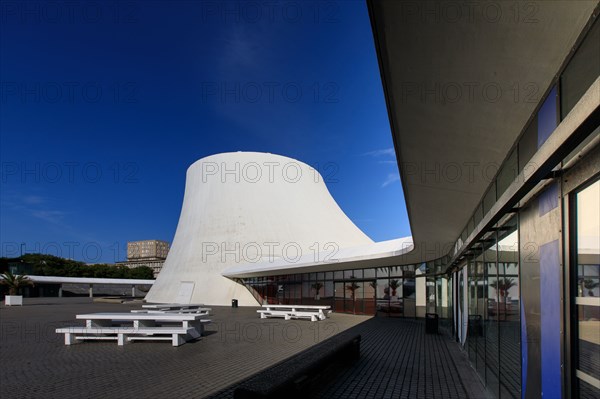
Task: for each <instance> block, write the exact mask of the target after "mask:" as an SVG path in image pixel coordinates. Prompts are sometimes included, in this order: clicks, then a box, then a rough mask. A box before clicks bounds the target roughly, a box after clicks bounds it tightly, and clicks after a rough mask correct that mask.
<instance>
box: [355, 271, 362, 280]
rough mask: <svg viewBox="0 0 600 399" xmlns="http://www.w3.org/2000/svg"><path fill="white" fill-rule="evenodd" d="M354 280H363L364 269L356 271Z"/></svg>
mask: <svg viewBox="0 0 600 399" xmlns="http://www.w3.org/2000/svg"><path fill="white" fill-rule="evenodd" d="M354 278H363V271H362V269H358V270H354Z"/></svg>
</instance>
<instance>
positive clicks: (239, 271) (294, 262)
mask: <svg viewBox="0 0 600 399" xmlns="http://www.w3.org/2000/svg"><path fill="white" fill-rule="evenodd" d="M412 249H413V245H412V240H411V238H410V237H407V238H401V239H396V240H390V241H384V242H377V243H376V242H373V241H372V240H371V239H370V238H369V237H368V236H367V235H365V234H364V233H363V232H362V231H361V230H360V229H359V228H358V227H357V226H356V225H354V223H353V222H352V221H351V220H350V219H349V218H348V217H347V216H346V215H345V214H344V212H343V211H342V210H341V209H340V207H339V206H338V204H337V203H336V202H335V200H334V199H333V197H332V196H331V194H330V193H329V190H328V189H327V187H326V185H325V182H324V180H323V177H322V176H321V175H320V174H319V172H318V171H317V170H315V169H314V168H312V167H310V166H309V165H307V164H305V163H302V162H299V161H297V160H294V159H292V158H287V157H284V156H280V155H274V154H268V153H258V152H234V153H224V154H217V155H212V156H209V157H206V158H202V159H200V160H198V161H197V162H195V163H194V164H192V165H191V166H190V167H189V169H188V171H187V176H186V187H185V194H184V199H183V205H182V210H181V215H180V218H179V223H178V225H177V231H176V233H175V237H174V240H173V244H172V246H171V250H170V252H169V255H168V257H167V259H166V261H165V264H164V266H163V269H162V271H161V273H160V274H159V276H158V277H157V279H156V282H155V284H154V285H153V286H152V289H151V290H150V292H149V293H148V295H147V296H146V301H148V302H168V303H205V304H209V305H228V304H230V303H231V300H232V299H237V300H238V301H239V304H240V305H242V306H255V305H257V304H258V302H257V300H256V299H255V298H254V297H253V296H252V294H251V293H250V292H249V291H248V289H247V288H246V287H244V286H243V284H241V283H240V282H238V281H240V280H237V279H240V278H244V277H251V276H266V275H277V274H290V273H303V272H308V271H310V272H316V271H330V270H339V269H340V268H353V267H358V265H359V264H360V267H370V266H372V265H376V266H387V265H388V264H389V265H391V264H393V263H394V260H395V259H398V258H399V257H402V256H403V255H404V254H406V253H408V252H410V251H411V250H412ZM386 259H387V261H386ZM382 262H383V263H382Z"/></svg>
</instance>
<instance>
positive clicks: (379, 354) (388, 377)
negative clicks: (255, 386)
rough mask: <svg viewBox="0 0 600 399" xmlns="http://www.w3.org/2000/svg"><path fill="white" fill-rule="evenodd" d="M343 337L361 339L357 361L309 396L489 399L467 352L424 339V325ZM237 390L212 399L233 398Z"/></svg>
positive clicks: (390, 323) (410, 322)
mask: <svg viewBox="0 0 600 399" xmlns="http://www.w3.org/2000/svg"><path fill="white" fill-rule="evenodd" d="M346 333H347V334H361V336H362V342H361V358H360V360H359V361H358V362H357V363H355V364H353V365H349V366H348V367H347V368H344V369H341V370H339V371H338V373H337V374H336V376H335V378H334V379H332V380H331V381H330V382H329V383H328V384H324V385H322V388H321V389H319V390H318V391H317V392H311V393H310V395H309V396H310V397H316V398H324V399H330V398H344V399H346V398H348V399H350V398H357V399H358V398H360V399H362V398H477V399H479V398H487V397H489V395H488V394H487V393H486V392H485V390H484V387H483V385H482V384H481V382H480V380H479V378H478V376H477V374H476V373H475V371H474V370H473V369H472V368H471V366H470V365H469V361H468V359H467V356H466V354H465V352H463V351H461V350H460V347H459V346H458V344H456V343H455V342H453V341H451V340H450V339H449V337H448V336H446V335H428V334H425V323H424V321H423V320H414V319H401V318H385V317H375V318H372V319H370V320H368V321H366V322H364V323H361V324H359V325H357V326H355V327H353V328H351V329H349V330H347V331H346ZM253 378H255V377H250V378H249V379H248V380H249V381H251V380H252V379H253ZM237 385H238V384H234V385H232V386H230V387H228V388H227V389H224V390H222V391H220V392H218V393H217V394H215V395H213V396H211V398H214V399H224V398H232V397H233V391H234V390H235V387H236V386H237ZM307 397H308V396H307Z"/></svg>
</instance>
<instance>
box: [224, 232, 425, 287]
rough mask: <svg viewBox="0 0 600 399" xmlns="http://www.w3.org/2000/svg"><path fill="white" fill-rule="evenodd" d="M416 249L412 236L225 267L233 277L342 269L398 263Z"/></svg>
mask: <svg viewBox="0 0 600 399" xmlns="http://www.w3.org/2000/svg"><path fill="white" fill-rule="evenodd" d="M412 250H413V244H412V238H411V237H404V238H398V239H395V240H389V241H381V242H376V243H372V244H367V245H360V246H356V247H349V248H331V249H330V250H329V251H323V252H317V253H311V254H307V255H304V256H302V257H300V258H298V259H284V258H275V259H270V260H267V261H264V262H260V263H247V264H242V265H237V266H233V267H230V268H227V269H225V270H224V271H223V272H222V273H221V274H222V275H223V276H225V277H229V278H249V277H261V276H276V275H283V274H294V273H315V272H327V271H333V270H341V269H355V268H368V267H386V266H395V265H397V264H398V263H402V262H401V261H400V259H402V257H403V256H405V255H406V254H407V253H410V252H411V251H412Z"/></svg>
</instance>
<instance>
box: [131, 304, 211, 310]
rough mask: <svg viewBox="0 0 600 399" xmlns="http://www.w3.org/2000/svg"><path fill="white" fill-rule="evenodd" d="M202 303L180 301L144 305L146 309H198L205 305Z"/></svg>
mask: <svg viewBox="0 0 600 399" xmlns="http://www.w3.org/2000/svg"><path fill="white" fill-rule="evenodd" d="M203 306H204V305H203V304H200V303H190V304H179V303H152V304H145V305H142V308H144V309H160V310H183V309H196V308H201V307H203Z"/></svg>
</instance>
